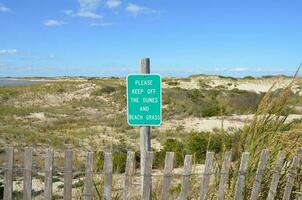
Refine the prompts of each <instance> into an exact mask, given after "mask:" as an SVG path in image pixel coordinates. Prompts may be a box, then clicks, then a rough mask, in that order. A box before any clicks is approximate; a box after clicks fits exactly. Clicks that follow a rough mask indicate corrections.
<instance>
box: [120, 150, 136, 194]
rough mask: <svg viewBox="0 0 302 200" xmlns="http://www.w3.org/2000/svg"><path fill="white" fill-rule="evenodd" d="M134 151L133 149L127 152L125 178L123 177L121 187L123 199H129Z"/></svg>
mask: <svg viewBox="0 0 302 200" xmlns="http://www.w3.org/2000/svg"><path fill="white" fill-rule="evenodd" d="M134 165H135V153H134V152H133V151H128V152H127V162H126V168H125V179H124V187H123V200H129V199H130V186H131V180H132V175H133V174H134V168H135V166H134Z"/></svg>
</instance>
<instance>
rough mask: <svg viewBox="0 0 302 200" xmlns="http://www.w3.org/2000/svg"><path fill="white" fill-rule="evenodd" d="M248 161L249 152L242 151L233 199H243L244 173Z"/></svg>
mask: <svg viewBox="0 0 302 200" xmlns="http://www.w3.org/2000/svg"><path fill="white" fill-rule="evenodd" d="M248 161H249V153H248V152H243V153H242V158H241V163H240V168H239V173H238V179H237V183H236V188H235V195H234V200H241V199H243V190H244V180H245V174H246V171H247V167H248Z"/></svg>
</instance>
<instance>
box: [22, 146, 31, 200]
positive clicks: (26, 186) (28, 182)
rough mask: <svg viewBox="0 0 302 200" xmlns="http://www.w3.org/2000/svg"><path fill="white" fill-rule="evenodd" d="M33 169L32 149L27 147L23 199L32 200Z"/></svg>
mask: <svg viewBox="0 0 302 200" xmlns="http://www.w3.org/2000/svg"><path fill="white" fill-rule="evenodd" d="M31 169H32V148H31V147H26V148H25V152H24V178H23V199H24V200H31V188H32V183H31Z"/></svg>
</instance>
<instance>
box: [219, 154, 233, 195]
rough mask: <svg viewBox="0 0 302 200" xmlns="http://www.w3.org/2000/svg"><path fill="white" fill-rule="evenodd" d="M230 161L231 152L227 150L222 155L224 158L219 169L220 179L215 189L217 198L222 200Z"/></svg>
mask: <svg viewBox="0 0 302 200" xmlns="http://www.w3.org/2000/svg"><path fill="white" fill-rule="evenodd" d="M231 161H232V152H230V151H228V152H226V153H225V155H224V160H223V164H222V169H221V175H220V181H219V186H218V191H217V200H224V195H225V186H226V184H227V182H228V179H229V171H230V167H231Z"/></svg>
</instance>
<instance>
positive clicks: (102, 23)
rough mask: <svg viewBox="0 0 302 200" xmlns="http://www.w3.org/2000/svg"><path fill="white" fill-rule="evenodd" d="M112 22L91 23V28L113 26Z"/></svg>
mask: <svg viewBox="0 0 302 200" xmlns="http://www.w3.org/2000/svg"><path fill="white" fill-rule="evenodd" d="M112 25H113V24H112V23H110V22H99V23H90V26H112Z"/></svg>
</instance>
